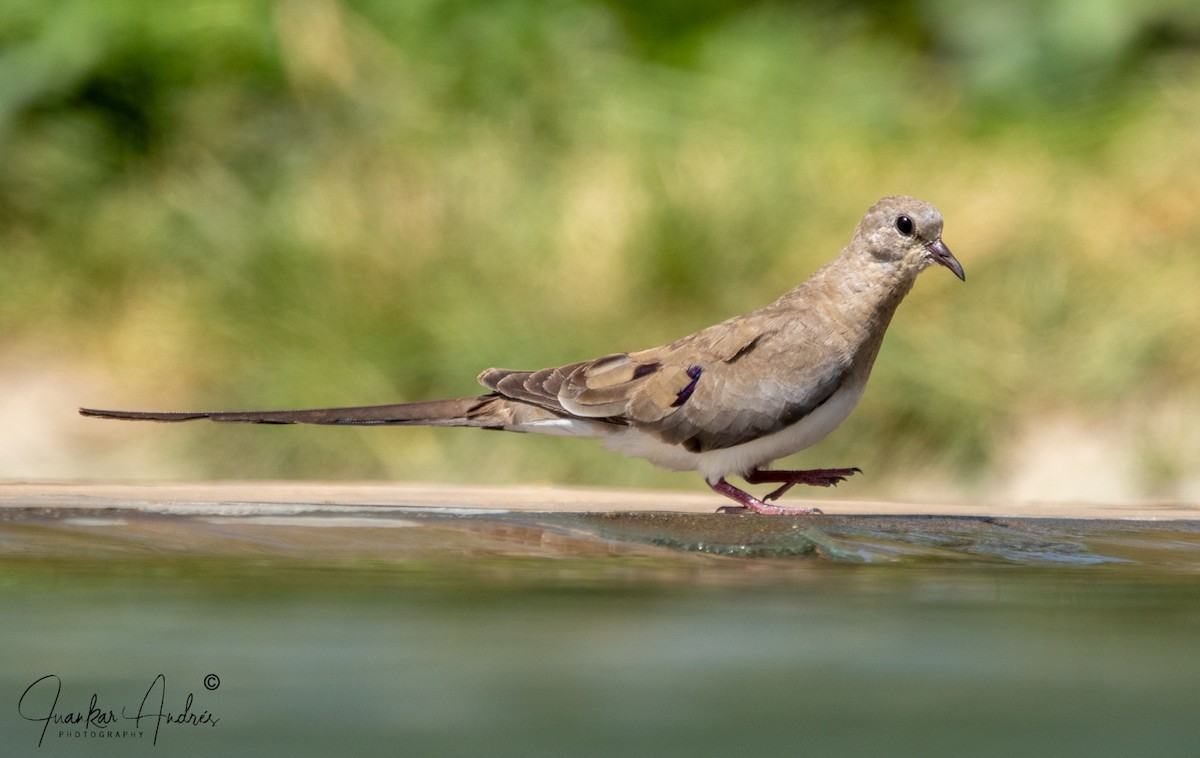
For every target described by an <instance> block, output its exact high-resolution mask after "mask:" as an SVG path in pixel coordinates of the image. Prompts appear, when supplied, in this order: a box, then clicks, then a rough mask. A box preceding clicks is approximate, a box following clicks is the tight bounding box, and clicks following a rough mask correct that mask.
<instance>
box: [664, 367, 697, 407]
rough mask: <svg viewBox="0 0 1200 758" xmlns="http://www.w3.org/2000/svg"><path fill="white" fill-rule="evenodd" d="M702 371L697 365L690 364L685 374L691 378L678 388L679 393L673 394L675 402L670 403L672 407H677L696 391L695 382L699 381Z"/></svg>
mask: <svg viewBox="0 0 1200 758" xmlns="http://www.w3.org/2000/svg"><path fill="white" fill-rule="evenodd" d="M702 373H704V369H702V368H700V367H699V366H692V367H691V368H689V369H688V370H687V375H688V376H690V377H691V378H692V381H690V382H688V384H687V386H686V387H684V388H683V389H681V390H679V394H678V395H676V396H675V402H673V403H671V407H672V408H678V407H679V406H681V405H683V404H684V403H686V402H687V401H688V398H689V397H691V396H692V393H693V392H695V391H696V383H697V382H699V381H700V374H702Z"/></svg>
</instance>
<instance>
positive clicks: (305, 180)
mask: <svg viewBox="0 0 1200 758" xmlns="http://www.w3.org/2000/svg"><path fill="white" fill-rule="evenodd" d="M3 6H4V7H3V13H0V82H2V84H0V156H2V158H3V162H2V164H0V256H2V257H0V322H2V323H3V324H4V326H5V333H4V342H3V343H0V350H4V349H15V347H16V346H22V349H25V350H29V349H34V348H31V347H30V346H37V347H36V349H37V350H39V351H40V353H39V354H40V355H42V356H43V357H44V359H45V361H46V362H47V363H48V364H50V365H52V366H57V367H59V368H60V369H61V370H63V371H72V370H76V369H77V368H78V367H79V366H80V365H87V366H101V367H104V370H105V371H106V372H107V374H108V375H110V376H111V377H112V383H111V385H110V386H106V387H97V388H96V394H95V395H92V396H88V397H80V398H79V402H80V404H93V405H102V406H103V405H109V406H134V407H146V406H154V407H164V408H188V407H193V406H203V407H222V408H223V407H232V408H245V407H252V406H255V407H263V406H265V407H298V406H313V405H334V404H336V405H345V404H366V403H375V402H392V401H396V400H400V399H420V398H426V397H433V396H439V395H449V394H465V393H473V392H474V391H475V385H474V384H473V383H472V377H473V376H475V374H476V373H477V372H478V371H479V370H481V369H483V368H486V367H488V366H493V365H504V366H512V367H530V368H532V367H540V366H543V365H551V364H556V363H560V362H566V361H571V360H577V359H582V358H587V357H593V356H595V355H600V354H603V353H606V352H611V351H615V350H622V349H636V348H640V347H648V346H650V345H653V344H657V343H659V342H662V341H666V340H670V339H673V338H675V337H678V336H680V335H682V334H685V333H687V332H690V331H693V330H695V329H697V328H700V327H702V326H706V325H707V324H709V323H711V322H714V321H716V320H719V319H721V318H725V317H727V316H729V315H732V314H734V313H737V312H741V311H745V310H749V309H751V308H752V307H756V306H758V305H760V304H763V303H765V302H766V301H768V300H770V299H772V298H774V297H775V296H777V295H778V294H780V293H781V292H783V291H784V290H786V289H788V288H789V287H791V286H792V285H793V284H794V283H795V282H796V281H799V280H800V279H802V278H803V277H805V276H807V275H808V273H810V272H811V271H812V270H814V269H815V268H817V267H818V266H819V265H821V264H822V263H824V262H825V261H826V260H827V259H829V258H830V257H832V255H833V254H834V253H836V251H837V250H838V249H839V248H840V246H841V245H843V244H844V243H845V242H846V240H847V239H848V238H849V235H850V232H851V230H852V229H853V226H854V224H855V223H856V222H857V220H858V218H859V216H860V215H861V213H862V211H863V210H865V209H866V207H867V206H869V205H870V204H871V203H872V202H874V201H875V200H876V199H877V198H878V197H880V196H882V195H886V194H895V193H904V194H912V195H916V196H919V197H922V198H924V199H927V200H930V201H931V202H933V203H935V204H936V205H938V206H939V207H940V208H941V210H942V212H943V214H944V215H945V217H946V233H945V238H946V240H947V242H948V244H949V245H950V247H951V248H952V249H953V250H954V251H955V252H956V253H957V254H958V256H959V257H960V259H961V260H962V261H963V263H964V265H965V267H966V270H967V274H968V279H967V282H966V284H965V285H960V284H959V283H958V282H956V281H954V280H953V278H952V277H950V276H947V275H945V272H941V271H933V272H931V273H929V274H927V275H926V277H923V278H922V281H921V282H920V283H919V284H918V286H917V288H916V290H915V292H914V293H913V295H911V296H910V298H909V301H908V302H906V304H905V305H904V307H903V308H902V309H901V311H900V313H899V315H898V317H897V320H896V323H895V324H894V325H893V327H892V332H891V334H890V336H889V340H888V341H887V342H886V343H885V346H884V350H883V353H882V355H881V359H880V364H879V366H878V367H877V369H876V373H875V377H874V380H873V384H872V387H871V388H870V389H869V390H868V392H867V396H866V399H865V400H864V403H863V404H862V406H861V407H860V409H859V411H858V412H857V413H856V414H855V416H853V417H852V419H851V421H850V422H848V423H847V425H846V426H845V427H844V428H843V429H842V430H840V431H839V432H837V433H836V434H834V435H833V436H832V437H831V438H830V439H829V440H828V441H827V442H825V443H824V444H823V445H822V446H820V447H818V448H816V449H814V450H813V451H810V452H808V453H806V454H804V455H803V456H802V457H801V458H800V459H799V461H798V462H799V464H800V465H804V464H809V465H859V466H862V467H863V468H864V469H866V470H868V472H870V473H871V474H872V475H873V476H872V478H871V480H864V481H873V482H874V486H875V487H876V488H879V487H881V486H882V483H883V482H886V481H888V477H887V476H885V475H889V474H890V475H892V476H893V478H895V477H898V476H900V475H901V474H904V475H907V476H911V475H912V474H913V472H940V476H943V477H950V478H958V479H964V478H965V479H967V480H969V479H971V478H972V477H974V479H975V480H976V481H987V477H988V476H989V474H990V472H994V471H995V469H996V467H997V466H999V465H1001V464H1002V462H1003V459H1004V456H1005V450H1006V449H1007V446H1009V445H1011V444H1013V441H1014V439H1015V437H1014V435H1017V434H1018V431H1019V429H1020V428H1022V427H1023V426H1025V425H1026V424H1027V423H1028V421H1029V420H1030V419H1033V420H1036V419H1038V418H1039V417H1041V416H1042V415H1044V414H1048V413H1054V414H1058V413H1071V412H1079V413H1084V414H1090V415H1095V416H1099V417H1102V418H1108V419H1110V420H1112V421H1113V422H1114V423H1123V424H1126V425H1127V427H1126V431H1127V432H1128V433H1129V434H1133V435H1142V436H1144V437H1146V438H1147V439H1155V440H1158V443H1157V446H1156V447H1155V448H1154V450H1153V451H1152V452H1151V453H1147V460H1150V461H1151V462H1150V463H1148V464H1147V466H1148V467H1149V469H1152V471H1150V473H1149V474H1148V476H1149V475H1152V476H1154V477H1155V478H1156V479H1155V481H1156V482H1157V484H1156V486H1157V487H1158V490H1157V491H1165V492H1170V482H1171V477H1177V478H1178V477H1181V476H1185V475H1187V474H1188V472H1189V470H1190V471H1192V472H1194V466H1190V465H1189V464H1187V463H1186V461H1184V460H1183V459H1181V458H1179V456H1185V455H1188V454H1190V453H1187V452H1186V451H1185V452H1176V453H1172V452H1171V451H1170V450H1169V449H1168V450H1164V449H1163V448H1164V447H1169V445H1166V444H1165V443H1163V441H1162V440H1161V439H1160V438H1159V437H1158V435H1156V434H1154V433H1153V432H1154V430H1153V429H1152V428H1150V427H1147V426H1146V424H1148V423H1149V422H1148V421H1145V422H1143V421H1139V419H1149V418H1151V417H1153V414H1151V413H1149V412H1148V411H1146V412H1142V411H1144V410H1145V409H1148V408H1150V407H1151V406H1152V405H1153V404H1155V403H1158V402H1160V401H1162V402H1167V401H1170V400H1172V399H1179V398H1183V401H1181V402H1183V406H1181V407H1184V408H1191V409H1196V406H1195V405H1194V402H1193V401H1194V399H1195V398H1197V397H1200V358H1198V357H1197V355H1198V353H1197V350H1196V349H1195V347H1194V341H1195V336H1196V335H1197V334H1200V298H1197V297H1196V295H1195V289H1196V285H1197V282H1200V256H1198V255H1197V250H1196V243H1195V240H1196V239H1197V238H1198V236H1200V213H1198V210H1197V209H1198V208H1200V130H1198V129H1197V128H1196V124H1197V123H1200V7H1197V6H1196V4H1195V3H1194V2H1191V1H1190V0H1137V1H1136V2H1135V0H1053V1H1049V2H1035V1H1034V0H1016V1H1014V2H1009V3H1000V4H991V5H988V4H979V3H959V2H951V0H902V1H901V2H886V3H885V2H863V3H858V4H847V3H843V2H834V1H833V0H824V1H818V2H811V3H783V2H753V3H743V2H731V1H727V0H701V1H700V2H687V3H684V2H681V1H680V0H667V1H664V2H656V3H649V4H647V3H640V2H632V1H631V0H609V1H608V2H603V1H600V0H593V1H591V2H587V1H583V0H580V1H573V0H550V1H547V2H533V1H532V0H528V1H526V0H499V1H498V2H493V3H487V4H480V3H468V2H455V1H452V0H444V1H438V0H407V1H406V2H402V3H395V2H382V1H378V2H369V1H366V0H364V1H362V2H337V1H336V0H277V1H276V2H270V3H267V2H260V3H246V2H240V1H235V0H208V1H206V2H181V3H151V2H143V1H141V0H123V1H122V0H109V1H108V2H104V3H96V2H91V1H90V0H79V1H77V2H69V1H66V2H61V3H56V4H55V5H54V7H53V9H51V8H49V7H48V6H46V5H45V4H44V3H42V2H37V1H36V0H4V2H3ZM1189 398H1190V399H1191V400H1189ZM1189 403H1193V404H1191V405H1189ZM1155 407H1157V406H1155ZM1139 424H1141V425H1140V426H1139ZM1130 425H1131V426H1130ZM112 433H113V434H114V435H116V434H120V435H121V437H120V438H121V439H125V440H129V439H132V438H133V437H134V436H149V438H150V439H153V440H154V441H155V442H154V444H155V445H158V446H164V447H165V448H166V449H168V450H170V451H171V453H172V455H173V456H175V457H176V458H177V459H179V460H183V461H187V463H186V464H181V467H180V468H178V469H175V470H174V473H176V474H186V475H199V476H221V477H263V476H268V477H284V476H309V477H341V478H354V477H382V476H394V477H398V478H411V479H430V478H445V479H448V480H466V481H492V482H503V481H545V482H550V481H558V482H567V481H582V482H589V483H607V484H626V485H628V484H649V483H671V484H673V485H677V486H678V485H681V483H682V482H683V481H684V480H683V479H681V478H680V477H678V475H668V474H656V473H654V472H652V470H651V469H650V467H648V466H646V465H645V464H641V463H633V464H630V463H625V462H623V461H620V460H619V459H617V458H616V457H613V456H610V455H609V454H606V453H602V452H597V451H596V449H595V446H594V445H588V444H583V443H570V442H563V441H561V440H553V439H552V440H545V439H540V440H539V439H534V438H532V437H517V438H514V439H509V440H507V441H506V442H501V441H500V440H499V439H497V438H496V437H494V436H492V435H484V434H479V433H472V432H466V431H446V430H378V429H367V430H339V429H299V428H289V429H287V430H281V429H276V428H267V429H262V428H242V429H238V430H233V429H230V428H223V427H216V428H214V427H196V428H190V427H189V428H188V429H187V430H186V431H184V429H182V428H178V427H176V428H170V429H169V430H168V429H164V428H163V427H153V428H150V427H140V428H138V429H136V430H135V429H133V428H121V429H120V430H119V431H117V430H115V429H114V430H113V432H112ZM97 454H99V453H98V452H97ZM106 454H109V455H113V454H114V453H113V452H112V451H107V452H106ZM1173 456H1174V457H1173ZM114 460H117V459H116V458H114ZM114 465H116V464H114ZM1149 469H1148V470H1149ZM117 470H119V471H124V472H126V473H127V474H128V473H129V472H130V471H132V470H136V469H130V468H129V466H128V465H126V467H125V468H120V466H119V465H118V467H117ZM1164 472H1165V473H1164ZM146 473H152V472H146ZM696 486H698V483H697V484H696ZM864 486H866V485H864ZM864 491H865V490H864V489H863V488H862V487H860V488H858V489H857V490H856V494H858V495H861V494H863V492H864ZM875 491H880V490H878V489H876V490H875Z"/></svg>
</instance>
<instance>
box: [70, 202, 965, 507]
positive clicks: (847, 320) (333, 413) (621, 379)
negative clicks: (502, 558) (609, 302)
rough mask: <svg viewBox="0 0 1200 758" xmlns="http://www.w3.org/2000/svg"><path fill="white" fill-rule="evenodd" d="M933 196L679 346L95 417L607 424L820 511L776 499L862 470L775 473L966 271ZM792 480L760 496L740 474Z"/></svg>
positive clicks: (736, 492) (549, 429) (750, 503)
mask: <svg viewBox="0 0 1200 758" xmlns="http://www.w3.org/2000/svg"><path fill="white" fill-rule="evenodd" d="M941 232H942V218H941V215H940V214H939V213H938V211H937V209H936V208H934V207H933V206H931V205H929V204H928V203H924V202H921V201H920V200H916V199H914V198H909V197H887V198H884V199H882V200H880V201H879V202H878V203H876V204H875V205H874V206H872V207H871V209H870V210H869V211H868V212H867V215H866V216H865V217H864V218H863V220H862V221H861V222H860V223H859V225H858V228H857V229H856V230H855V233H854V237H853V238H852V239H851V241H850V244H849V245H847V246H846V247H845V248H844V249H843V250H842V252H841V254H839V255H838V256H837V258H835V259H834V260H833V261H831V262H830V263H829V264H827V265H826V266H824V267H823V268H821V269H820V270H819V271H817V272H816V273H814V274H813V275H812V276H811V277H809V278H808V279H807V280H806V281H804V282H803V283H801V284H800V285H798V286H797V287H795V288H794V289H792V290H791V291H790V292H788V293H786V294H784V295H783V296H782V297H780V298H779V299H778V300H776V301H775V302H773V303H771V304H770V305H767V306H765V307H763V308H760V309H758V310H756V311H752V312H750V313H747V314H745V315H742V316H737V317H734V318H731V319H728V320H727V321H723V322H721V323H720V324H717V325H715V326H711V327H709V328H707V329H704V330H703V331H700V332H697V333H695V334H692V335H689V336H687V337H684V338H682V339H679V340H676V341H675V342H672V343H670V344H668V345H663V346H661V347H656V348H651V349H649V350H642V351H640V352H635V353H617V354H614V355H607V356H604V357H602V358H597V359H595V360H591V361H584V362H580V363H572V364H568V365H566V366H560V367H556V368H547V369H541V370H539V371H511V370H507V369H498V368H493V369H488V370H487V371H484V372H483V373H482V374H481V375H480V376H479V382H480V384H482V385H483V386H484V387H486V388H488V389H489V390H490V393H488V394H483V395H479V396H477V397H468V398H454V399H448V400H432V401H423V402H415V403H400V404H396V405H381V406H368V407H351V408H324V409H315V410H296V411H231V412H215V413H154V412H142V411H102V410H93V409H87V408H85V409H81V410H80V413H82V414H83V415H85V416H97V417H102V418H116V419H127V420H150V421H188V420H191V419H198V418H207V419H211V420H212V421H217V422H244V423H260V424H353V425H401V426H413V425H419V426H472V427H483V428H489V429H505V430H509V431H520V432H537V433H543V434H561V435H567V436H576V437H590V438H599V439H602V440H604V441H605V444H606V445H607V446H608V447H609V448H611V449H613V450H617V451H619V452H623V453H626V454H628V455H632V456H635V457H641V458H646V459H648V460H650V461H651V462H652V463H655V464H656V465H659V466H663V467H665V468H671V469H678V470H692V469H694V470H699V471H700V472H701V473H702V474H703V475H704V477H705V480H706V481H707V482H708V484H709V485H710V486H711V487H713V489H715V490H716V491H718V492H720V493H721V494H723V495H726V496H727V497H730V498H732V499H733V500H735V501H736V502H737V503H738V504H739V505H738V508H739V509H741V508H746V509H750V510H754V511H758V512H760V513H807V512H811V511H809V510H807V509H801V508H783V507H780V506H775V505H770V504H768V503H765V502H763V500H771V499H774V498H777V497H779V496H780V495H782V494H783V493H784V492H785V491H787V490H788V489H789V488H790V487H791V486H793V485H794V484H811V485H818V486H830V485H833V484H836V483H837V482H839V481H842V480H843V479H844V478H846V477H847V476H850V475H851V474H852V473H854V472H855V471H857V469H823V470H818V471H769V470H764V469H763V467H764V466H766V465H768V464H769V463H770V462H771V461H774V460H775V459H777V458H780V457H783V456H785V455H788V454H790V453H794V452H797V451H799V450H802V449H804V448H806V447H808V446H810V445H812V444H814V443H816V442H817V441H819V440H821V439H822V438H824V437H825V436H826V435H827V434H828V433H829V432H830V431H832V430H833V428H834V427H836V426H837V425H838V424H840V423H841V422H842V420H844V419H845V417H846V416H847V415H848V414H849V412H850V411H851V410H852V409H853V407H854V405H855V403H857V401H858V398H859V397H860V396H861V394H862V391H863V388H864V387H865V386H866V381H867V377H868V376H869V374H870V371H871V367H872V365H873V364H874V362H875V357H876V355H877V354H878V352H879V346H880V344H881V343H882V341H883V335H884V332H885V331H886V330H887V327H888V324H889V323H890V322H891V319H892V316H893V314H894V313H895V312H896V308H897V306H899V304H900V301H901V300H903V299H904V296H905V295H906V294H908V292H909V290H910V289H911V288H912V286H913V283H914V282H915V281H916V277H917V275H918V274H919V273H920V272H921V271H923V270H924V269H925V268H927V267H928V266H930V265H932V264H934V263H937V264H940V265H942V266H945V267H946V268H949V269H950V270H951V271H952V272H954V274H955V275H956V276H958V277H959V278H960V279H963V278H964V275H963V271H962V266H961V265H959V263H958V261H957V260H956V259H955V258H954V256H953V255H952V254H951V253H950V250H949V249H948V248H947V247H946V246H945V244H944V243H943V242H942V240H941ZM733 474H736V475H739V476H742V477H744V478H746V479H747V481H750V482H751V483H762V482H773V483H778V484H780V485H781V486H780V487H778V488H777V489H776V490H775V491H774V492H772V493H771V494H769V495H767V497H766V498H764V499H763V500H760V499H758V498H755V497H753V496H751V495H749V494H748V493H746V492H743V491H742V490H740V489H737V488H736V487H733V486H732V485H730V484H729V483H728V482H727V481H726V477H727V476H730V475H733Z"/></svg>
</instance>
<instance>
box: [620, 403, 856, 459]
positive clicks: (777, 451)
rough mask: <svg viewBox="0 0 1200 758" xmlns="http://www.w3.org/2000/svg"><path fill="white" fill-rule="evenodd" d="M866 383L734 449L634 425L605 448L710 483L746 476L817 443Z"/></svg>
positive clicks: (844, 414) (842, 418) (841, 418)
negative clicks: (692, 444)
mask: <svg viewBox="0 0 1200 758" xmlns="http://www.w3.org/2000/svg"><path fill="white" fill-rule="evenodd" d="M865 387H866V382H865V381H860V382H856V383H854V384H853V385H849V386H844V387H842V388H840V389H839V390H838V391H837V392H835V393H833V396H832V397H830V398H829V399H828V400H826V401H825V402H824V403H823V404H822V405H821V406H820V407H819V408H817V409H816V410H815V411H813V412H812V413H810V414H808V415H807V416H805V417H804V418H802V419H800V420H799V421H797V422H796V423H794V424H792V425H791V426H789V427H787V428H785V429H780V430H779V431H778V432H775V433H773V434H768V435H767V436H765V437H759V438H758V439H756V440H751V441H750V442H745V443H743V444H741V445H735V446H734V447H728V448H723V449H721V450H708V451H706V452H703V453H691V452H688V451H687V450H685V449H684V448H683V446H681V445H668V444H666V443H664V442H662V441H661V440H659V439H658V438H657V437H655V436H653V435H650V434H646V433H645V432H642V431H639V430H637V429H634V428H632V427H626V428H624V429H621V430H620V431H618V432H616V433H615V434H613V435H612V436H610V437H609V438H608V439H607V440H606V442H605V447H607V448H609V449H610V450H615V451H617V452H619V453H624V454H625V455H629V456H633V457H635V458H645V459H646V460H648V461H650V462H651V463H653V464H655V465H656V466H661V467H662V468H667V469H673V470H676V471H692V470H696V471H699V472H700V473H701V474H703V475H704V478H705V479H706V480H707V481H709V482H716V481H717V480H718V479H721V478H722V477H726V476H730V475H732V474H736V475H739V476H744V475H745V474H747V473H748V472H750V471H751V470H753V469H755V468H761V467H763V466H766V465H767V464H769V463H770V462H771V461H774V460H776V459H778V458H783V457H784V456H787V455H791V454H792V453H796V452H799V451H801V450H803V449H805V448H806V447H809V446H811V445H815V444H816V443H818V442H820V441H821V440H823V439H825V437H826V436H827V435H828V434H829V433H830V432H832V431H833V430H834V429H836V428H837V426H838V424H840V423H842V422H843V421H845V420H846V417H847V416H849V415H850V411H852V410H854V406H855V405H857V404H858V400H859V398H860V397H862V393H863V389H864V388H865Z"/></svg>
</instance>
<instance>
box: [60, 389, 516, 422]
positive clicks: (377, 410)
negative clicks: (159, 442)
mask: <svg viewBox="0 0 1200 758" xmlns="http://www.w3.org/2000/svg"><path fill="white" fill-rule="evenodd" d="M494 399H496V398H495V396H493V395H483V396H481V397H459V398H451V399H448V400H429V401H423V402H416V403H397V404H394V405H369V406H360V407H354V408H313V409H309V410H296V411H215V412H198V413H190V412H186V411H184V412H178V411H176V412H162V413H160V412H155V411H108V410H99V409H96V408H80V409H79V413H80V414H81V415H84V416H92V417H95V418H111V419H122V420H125V421H168V422H169V421H192V420H194V419H209V420H210V421H216V422H218V423H243V424H328V425H344V426H395V425H400V426H484V427H486V426H493V425H495V423H496V422H495V419H494V418H492V415H493V414H491V413H488V412H485V409H486V407H487V406H489V405H490V404H491V401H493V400H494Z"/></svg>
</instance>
